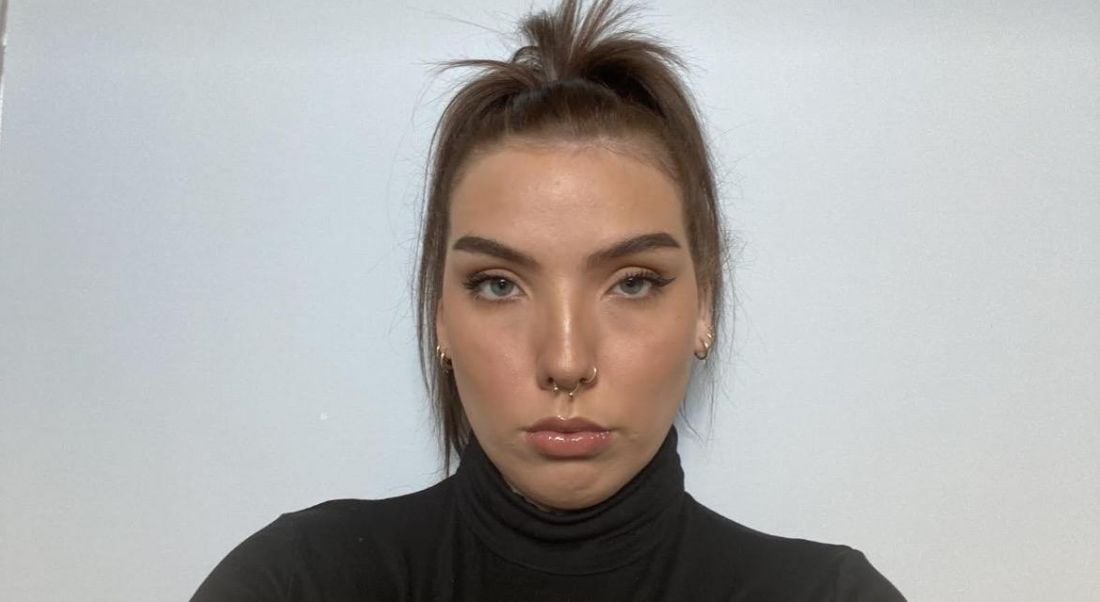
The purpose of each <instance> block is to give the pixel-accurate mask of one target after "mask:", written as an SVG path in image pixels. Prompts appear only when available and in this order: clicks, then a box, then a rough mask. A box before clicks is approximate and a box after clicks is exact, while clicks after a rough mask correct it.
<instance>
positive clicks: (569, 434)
mask: <svg viewBox="0 0 1100 602" xmlns="http://www.w3.org/2000/svg"><path fill="white" fill-rule="evenodd" d="M613 436H614V434H613V433H612V431H611V430H610V429H608V428H607V427H605V426H602V425H599V424H596V423H595V422H592V421H591V420H586V419H584V418H570V419H563V418H559V417H552V418H544V419H542V420H539V421H538V422H536V423H535V424H533V425H531V426H530V427H528V428H527V433H526V439H527V443H528V444H529V445H531V447H532V448H534V450H535V451H536V452H538V453H539V454H541V455H543V456H545V457H548V458H554V459H570V458H574V459H576V458H588V457H592V456H595V455H597V454H599V453H600V452H602V451H604V450H605V449H607V448H608V446H610V445H611V443H612V441H613Z"/></svg>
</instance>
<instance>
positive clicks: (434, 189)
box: [417, 0, 726, 473]
mask: <svg viewBox="0 0 1100 602" xmlns="http://www.w3.org/2000/svg"><path fill="white" fill-rule="evenodd" d="M632 12H633V8H632V7H626V8H621V7H619V6H618V4H617V1H616V0H596V2H595V3H594V4H592V5H591V6H589V7H588V9H587V10H584V8H583V7H582V2H580V1H578V0H561V1H560V4H558V5H557V7H556V8H554V9H553V10H551V11H541V12H538V13H535V14H530V15H528V16H526V17H525V18H523V19H522V21H521V22H520V28H519V33H520V36H521V38H522V42H523V45H522V46H521V47H520V48H519V49H518V50H516V51H515V52H514V53H513V54H512V56H511V58H509V59H508V60H492V59H463V60H455V61H449V62H445V63H443V64H442V68H443V69H444V70H447V69H453V68H470V69H473V70H474V74H473V76H472V77H471V78H470V79H468V80H467V81H466V82H465V83H464V84H462V85H461V86H460V87H459V89H458V90H457V92H456V93H455V95H454V96H453V98H452V99H451V100H450V102H449V103H448V104H447V106H446V109H445V110H444V112H443V115H442V117H441V118H440V121H439V123H438V125H437V127H436V130H435V134H434V136H433V139H432V153H431V159H430V169H429V180H428V183H427V199H426V203H425V206H424V216H423V221H422V224H421V227H422V229H421V232H420V241H421V246H420V255H419V269H418V274H417V334H418V338H419V343H420V365H421V370H422V372H423V374H424V378H425V382H426V384H427V387H428V391H429V394H430V396H431V397H432V400H433V410H434V415H435V418H436V426H437V429H438V433H439V436H440V442H441V444H442V447H443V457H444V472H445V473H449V472H450V465H451V459H452V454H454V455H461V453H462V450H463V449H464V448H465V446H466V444H467V443H468V442H469V437H470V426H469V423H468V422H467V420H466V415H465V412H464V411H463V409H462V404H461V401H460V399H459V395H458V390H457V388H456V386H455V382H454V377H453V376H452V375H451V374H450V373H448V372H446V371H444V370H443V369H442V368H441V366H440V365H439V363H438V361H437V359H438V356H437V355H436V352H435V349H436V345H437V340H436V332H435V319H436V310H437V308H438V306H439V301H440V298H441V296H442V285H443V266H444V262H445V259H446V253H447V249H446V241H447V238H448V234H449V229H450V219H449V217H450V197H451V191H452V189H453V188H454V186H455V183H456V182H457V181H458V179H459V178H460V177H461V173H462V169H463V168H464V167H465V166H466V165H467V164H468V163H469V160H470V159H471V157H472V156H473V155H475V154H476V153H479V152H485V151H487V150H491V149H492V148H494V146H495V145H499V144H501V143H505V142H510V141H525V142H536V143H537V142H542V141H547V142H554V141H567V142H572V141H576V142H589V141H591V142H599V143H609V144H616V145H619V146H624V145H625V146H626V147H628V148H630V149H632V150H633V151H634V152H635V153H637V154H639V155H641V156H643V157H646V158H649V159H652V160H654V161H655V162H656V163H657V164H658V165H659V166H660V167H662V168H663V169H665V170H666V172H667V173H669V174H670V176H671V177H672V178H673V180H674V181H675V182H677V184H678V185H679V188H680V193H681V198H682V201H683V214H684V223H685V225H686V228H687V234H688V239H689V241H688V243H689V247H690V251H691V256H692V260H693V262H694V265H695V272H696V277H697V280H698V282H699V286H700V291H701V292H702V293H703V294H704V295H706V298H707V299H709V300H710V303H711V314H712V324H713V329H714V333H715V336H716V337H717V336H718V334H719V330H718V327H719V317H720V316H721V315H722V308H723V300H724V295H723V291H724V278H723V270H724V265H725V261H724V260H725V253H726V245H725V241H724V236H723V229H722V225H721V219H720V215H719V211H718V202H717V192H716V188H717V187H716V184H715V178H714V174H713V170H712V166H711V158H710V153H709V150H708V148H707V144H706V141H705V139H704V136H703V133H702V131H701V128H700V125H699V119H698V117H697V112H696V109H695V106H694V103H693V101H692V98H691V96H690V94H689V93H688V91H687V88H686V86H685V84H684V82H683V80H682V79H681V77H680V75H679V72H680V71H681V70H682V69H683V68H684V65H683V63H682V61H681V59H680V58H679V57H678V56H677V55H676V54H675V53H674V52H673V51H672V50H671V49H670V48H669V47H668V46H666V45H665V44H663V43H662V42H661V41H659V40H657V39H655V38H653V37H651V36H648V35H646V34H643V33H641V32H639V31H636V30H634V29H629V28H627V27H625V26H624V25H625V22H626V20H627V18H628V17H629V16H631V14H632ZM712 363H713V360H712V361H711V362H708V364H712ZM681 409H682V408H681Z"/></svg>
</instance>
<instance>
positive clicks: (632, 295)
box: [615, 271, 673, 299]
mask: <svg viewBox="0 0 1100 602" xmlns="http://www.w3.org/2000/svg"><path fill="white" fill-rule="evenodd" d="M672 281H673V278H665V277H663V276H661V275H659V274H656V273H654V272H649V271H645V272H635V273H633V274H627V275H626V276H625V277H624V278H623V279H622V280H619V282H618V283H616V284H615V290H616V291H618V293H619V294H620V295H622V296H623V297H626V298H628V299H645V298H648V297H652V296H653V295H656V294H657V293H659V292H661V289H662V288H663V287H664V286H665V285H666V284H668V283H669V282H672Z"/></svg>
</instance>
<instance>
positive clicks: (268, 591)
mask: <svg viewBox="0 0 1100 602" xmlns="http://www.w3.org/2000/svg"><path fill="white" fill-rule="evenodd" d="M450 491H451V481H450V479H446V480H444V481H442V482H440V483H437V484H435V485H433V486H431V487H428V488H427V489H423V490H421V491H417V492H415V493H410V494H406V495H401V496H397V497H391V498H385V499H376V500H360V499H341V500H330V501H327V502H323V503H321V504H317V505H316V506H312V507H310V508H306V509H304V510H298V511H294V512H288V513H286V514H283V515H281V516H279V517H278V518H277V519H275V520H274V521H273V522H271V523H270V524H268V525H267V526H265V527H263V528H262V529H260V530H259V531H257V532H256V533H254V534H252V535H251V536H249V537H248V538H247V539H245V540H244V541H243V542H241V543H240V544H239V545H238V546H237V547H235V548H234V549H233V550H232V551H230V552H229V554H228V555H226V557H225V558H224V559H223V560H222V561H221V562H220V563H218V565H217V566H216V567H215V568H214V570H213V571H212V572H211V573H210V575H209V576H208V577H207V578H206V580H205V581H204V582H203V583H202V585H200V586H199V589H198V591H197V592H196V593H195V596H194V597H193V598H192V601H193V602H220V601H222V600H225V601H229V600H233V601H235V602H236V601H246V600H290V599H299V598H301V597H302V593H303V591H304V590H303V587H305V588H306V589H307V590H308V588H309V587H310V584H328V583H350V582H362V581H363V580H364V579H367V578H368V577H370V581H372V582H375V583H385V582H386V581H387V580H386V578H385V577H386V575H392V574H396V573H399V572H402V570H403V567H400V566H397V565H396V564H395V563H396V562H399V561H400V560H401V559H403V558H407V557H408V554H407V553H405V552H406V551H407V550H405V548H408V549H414V548H417V547H418V546H419V547H423V546H424V545H429V544H430V542H431V538H432V535H433V534H436V533H438V532H439V531H440V530H441V529H442V528H443V527H444V523H445V522H446V521H447V520H448V519H447V517H448V516H449V513H448V512H446V511H445V510H446V506H447V505H448V504H449V503H450V499H451V495H450ZM391 565H392V566H391ZM368 567H369V568H368ZM363 570H369V571H371V572H372V574H373V575H371V576H368V575H351V574H349V571H363ZM318 586H320V585H318ZM306 593H307V594H309V595H306V599H310V598H311V597H318V596H320V597H332V595H333V594H337V595H339V594H341V592H328V591H320V590H318V591H308V592H306Z"/></svg>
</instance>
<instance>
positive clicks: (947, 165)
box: [0, 0, 1100, 602]
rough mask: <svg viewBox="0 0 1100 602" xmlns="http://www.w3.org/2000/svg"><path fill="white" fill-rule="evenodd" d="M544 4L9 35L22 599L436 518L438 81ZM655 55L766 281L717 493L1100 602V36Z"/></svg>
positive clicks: (772, 520) (917, 585) (923, 558)
mask: <svg viewBox="0 0 1100 602" xmlns="http://www.w3.org/2000/svg"><path fill="white" fill-rule="evenodd" d="M527 6H528V4H527V3H526V2H520V1H507V0H478V1H477V2H466V3H462V5H461V6H457V7H456V6H453V5H452V3H449V2H443V1H442V0H439V1H434V2H433V1H428V0H424V1H419V2H403V3H392V2H385V3H383V2H374V3H368V2H351V1H344V2H337V1H327V0H326V1H314V2H298V1H293V2H292V1H290V0H268V1H265V2H259V1H236V2H224V1H222V0H193V1H191V2H170V1H167V0H163V1H159V2H155V1H138V0H116V1H114V2H110V3H102V2H82V1H76V0H13V1H12V3H11V6H10V15H9V22H8V28H9V34H8V56H7V59H6V62H5V71H6V73H5V74H4V75H5V81H4V106H3V111H4V114H3V130H2V133H0V599H2V600H5V601H8V600H11V601H17V600H18V601H21V600H34V601H36V602H44V601H53V600H59V601H60V600H87V601H100V600H102V601H115V600H165V601H168V600H180V599H184V598H186V597H187V596H188V595H189V594H190V593H191V592H192V591H193V589H194V587H195V586H196V585H197V584H198V582H199V581H200V580H201V579H202V578H203V577H204V576H205V574H206V573H207V572H208V571H209V570H210V568H211V567H212V566H213V564H214V563H215V562H217V561H218V560H219V559H220V558H221V557H222V556H223V555H224V554H225V553H226V552H227V551H228V550H229V549H230V548H231V547H232V546H233V545H235V544H236V543H237V542H239V541H240V540H241V539H242V538H243V537H245V536H246V535H248V534H249V533H251V532H253V531H255V530H256V529H258V528H259V527H261V526H263V525H264V524H266V523H267V522H269V521H270V520H272V519H273V518H275V516H277V515H278V513H280V512H283V511H287V510H292V509H297V508H301V507H304V506H308V505H312V504H314V503H316V502H319V501H322V500H325V499H329V498H336V497H347V496H354V497H383V496H392V495H396V494H400V493H405V492H410V491H414V490H418V489H421V488H423V487H425V486H427V485H429V484H431V483H432V482H434V480H435V479H436V478H437V477H438V475H437V473H436V469H437V466H438V458H437V457H436V455H435V453H434V449H435V448H434V446H433V442H432V440H431V438H430V432H429V429H428V423H427V412H426V408H425V402H424V399H423V394H422V391H421V388H420V385H419V380H418V376H417V369H416V360H415V353H414V349H413V342H414V335H413V330H412V325H411V321H410V307H411V303H410V300H409V288H410V287H409V281H410V274H411V271H412V256H413V252H414V247H415V234H416V222H415V220H416V215H417V208H418V202H419V194H420V187H421V177H422V169H423V162H424V158H425V152H426V149H427V144H428V140H429V136H430V128H431V127H432V125H433V124H434V121H435V119H436V117H437V116H438V114H439V111H440V109H441V103H442V101H443V100H444V99H445V95H444V94H445V91H446V83H447V80H446V79H444V80H434V81H433V80H431V79H430V77H429V75H428V70H427V67H426V66H425V65H426V63H427V62H429V61H434V60H441V59H446V58H454V57H458V56H470V55H489V56H502V52H503V51H504V49H505V46H504V45H503V44H502V43H501V42H500V40H499V39H498V38H497V37H495V36H494V35H493V34H491V33H488V32H486V31H484V30H482V29H479V28H478V27H476V26H474V25H471V24H467V23H463V22H462V20H469V21H472V22H474V23H477V24H484V25H488V26H491V27H495V28H498V29H507V28H508V27H510V23H511V21H512V20H513V18H514V17H515V16H516V15H518V14H519V13H521V12H523V11H524V9H526V8H527ZM538 6H545V4H544V3H541V2H540V3H539V4H538ZM648 22H649V23H651V24H653V25H654V26H655V27H656V29H657V30H658V31H660V32H662V33H663V34H665V35H667V36H668V38H669V39H670V40H672V41H673V42H674V43H676V44H677V45H679V46H681V47H683V48H684V49H685V50H686V52H687V54H688V56H689V59H690V61H691V63H692V64H693V69H694V70H693V74H692V82H693V84H694V86H695V89H696V91H697V93H698V95H699V98H700V104H701V106H702V108H703V111H704V113H705V115H706V117H707V120H708V127H709V128H710V132H711V135H712V137H713V140H714V142H715V151H716V154H717V157H718V160H719V162H720V167H721V172H722V174H723V180H724V193H725V198H726V199H727V201H728V202H727V211H728V216H729V218H730V224H731V225H732V227H733V228H734V230H735V232H736V234H737V236H738V237H739V238H740V240H741V241H742V242H743V245H744V248H743V251H742V253H741V256H740V260H739V266H738V269H737V272H736V285H737V291H738V302H737V305H736V311H737V334H736V338H735V341H734V342H733V344H732V349H731V351H732V353H727V355H726V357H727V359H728V360H729V361H728V365H727V366H726V369H725V372H724V376H723V381H722V390H721V396H720V399H719V405H718V407H717V409H716V414H715V417H714V421H713V425H712V426H710V428H709V429H708V428H707V420H706V416H705V415H700V416H699V417H698V418H697V420H696V424H697V426H699V428H701V429H702V433H703V435H704V436H705V438H704V439H692V438H690V437H685V438H684V439H683V445H682V448H681V451H682V454H683V456H684V458H685V460H684V461H685V468H686V471H687V473H688V488H689V490H690V491H692V492H693V493H694V494H695V495H696V496H697V497H698V498H699V499H701V500H702V501H703V502H704V503H706V504H708V505H710V506H711V507H713V508H714V509H716V510H718V511H720V512H722V513H723V514H726V515H727V516H730V517H731V518H734V519H735V520H738V521H740V522H743V523H745V524H748V525H750V526H753V527H755V528H758V529H761V530H765V531H772V532H775V533H779V534H784V535H791V536H799V537H805V538H810V539H819V540H825V541H832V542H842V543H848V544H850V545H853V546H855V547H858V548H860V549H862V550H863V551H864V552H866V553H867V555H868V557H869V558H870V559H871V561H872V562H873V563H874V564H875V565H876V566H877V567H878V568H879V569H880V570H881V571H882V572H884V573H885V574H886V575H888V576H889V577H890V578H891V579H892V580H893V581H894V582H895V583H896V584H897V585H898V586H899V587H900V588H901V589H902V590H903V591H905V592H906V593H907V594H908V595H909V596H910V598H911V599H913V600H966V601H987V600H1020V601H1024V600H1028V601H1030V600H1040V599H1042V600H1066V601H1071V600H1080V601H1084V600H1096V599H1100V577H1098V575H1100V543H1098V542H1100V504H1098V500H1100V466H1098V464H1100V399H1098V398H1100V395H1098V393H1100V377H1098V376H1097V369H1096V368H1097V366H1098V365H1100V306H1098V303H1097V299H1098V298H1100V237H1098V236H1097V234H1098V232H1100V170H1098V165H1100V5H1098V4H1097V3H1095V2H1092V1H1086V0H1082V1H1079V2H1074V1H1070V0H1065V1H1042V2H1040V1H1038V0H1035V1H1022V0H1021V1H1013V2H923V3H911V2H901V1H896V0H889V1H880V2H843V3H825V2H808V1H790V2H774V1H767V2H765V1H734V2H724V3H720V4H719V5H716V4H715V3H713V2H703V1H687V0H681V1H677V2H661V3H660V5H659V6H658V7H655V9H654V10H653V11H652V12H651V17H650V18H649V19H648Z"/></svg>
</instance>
